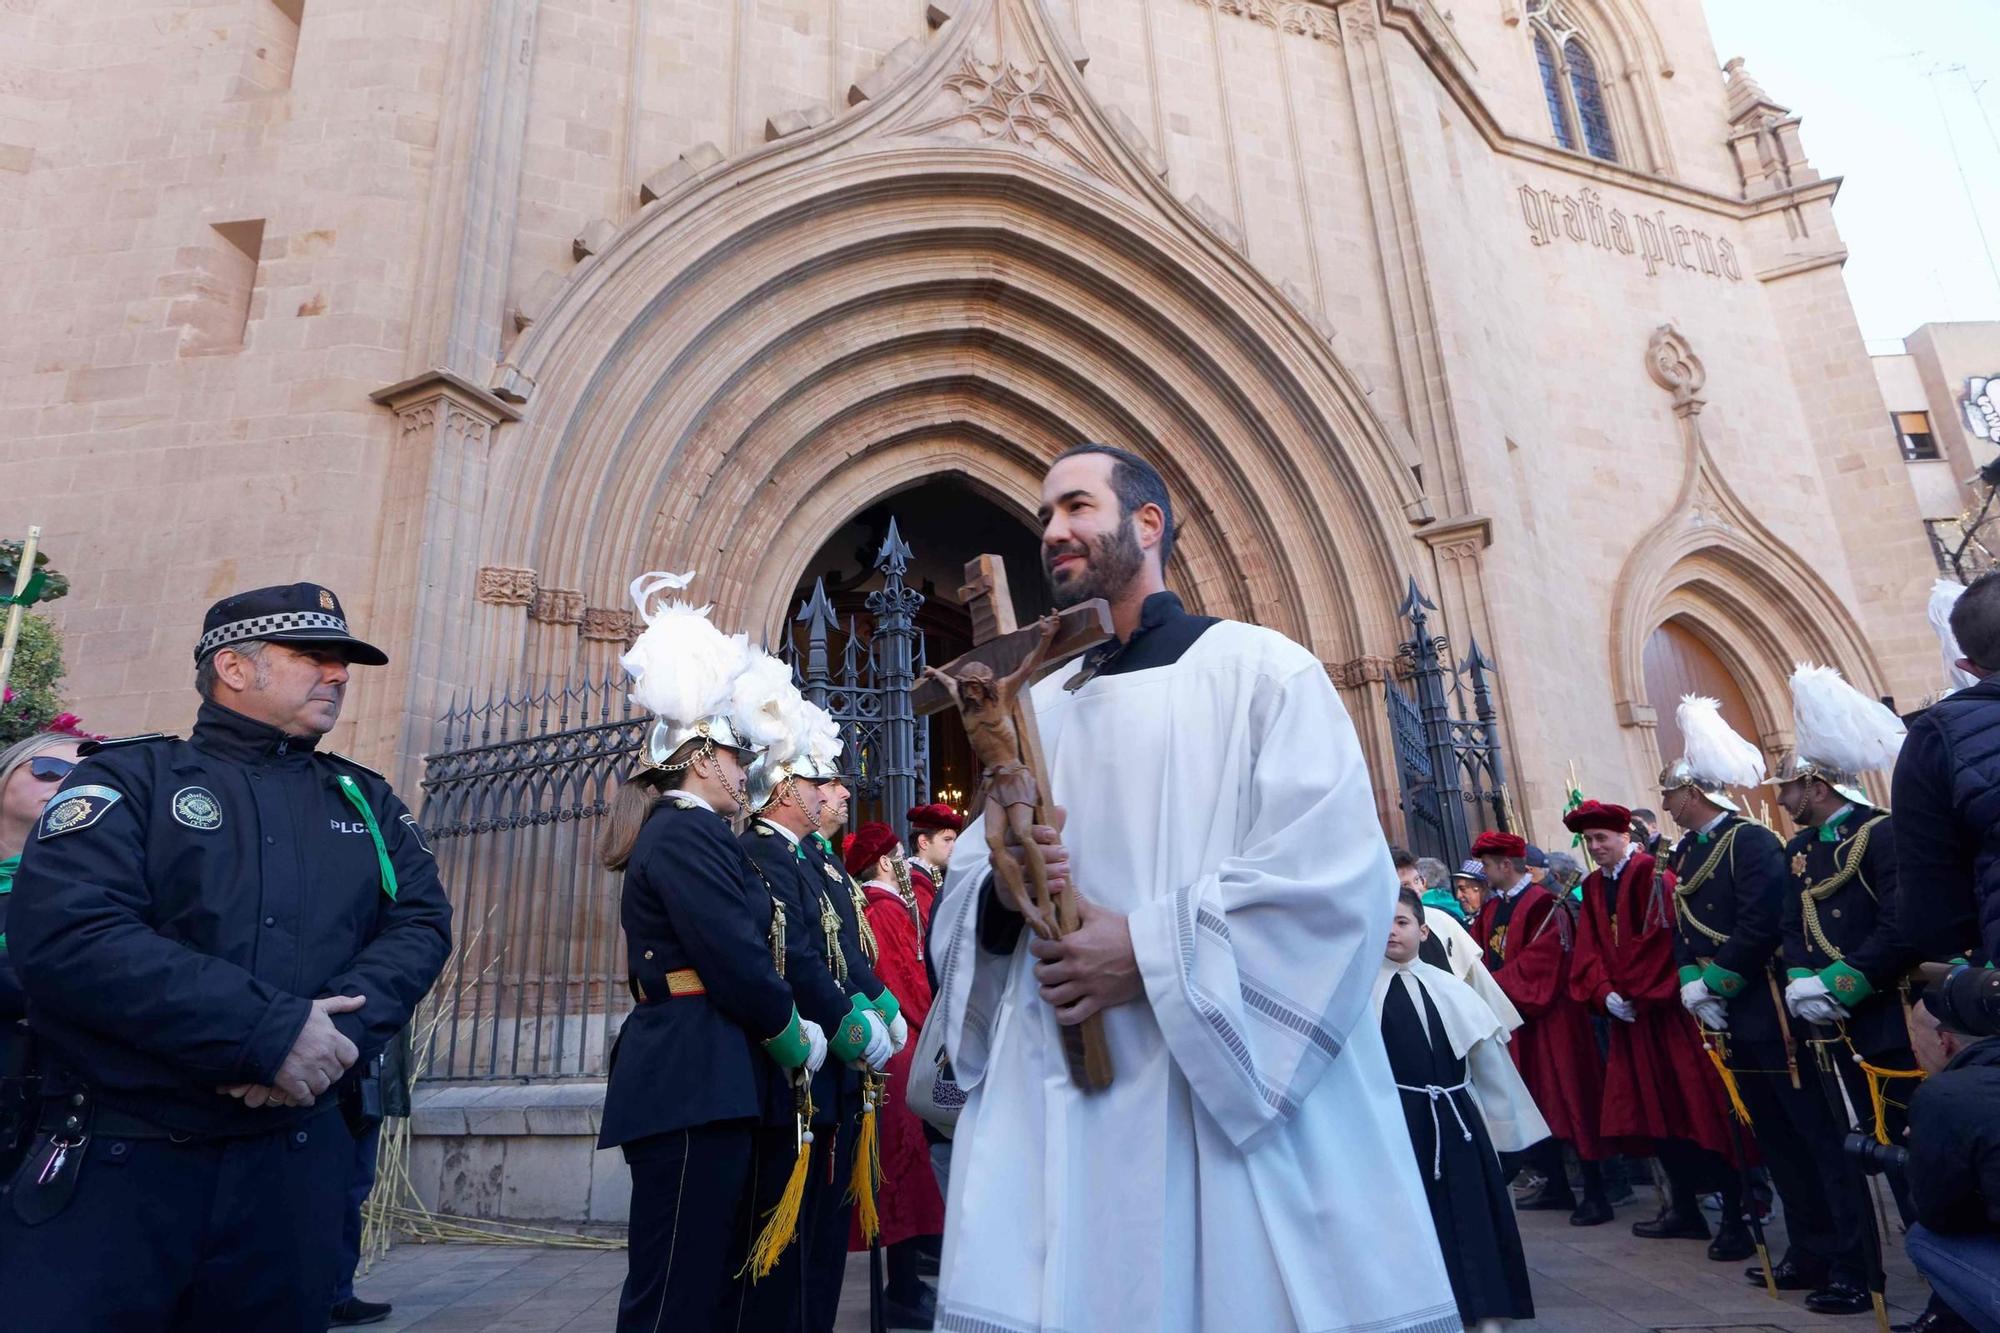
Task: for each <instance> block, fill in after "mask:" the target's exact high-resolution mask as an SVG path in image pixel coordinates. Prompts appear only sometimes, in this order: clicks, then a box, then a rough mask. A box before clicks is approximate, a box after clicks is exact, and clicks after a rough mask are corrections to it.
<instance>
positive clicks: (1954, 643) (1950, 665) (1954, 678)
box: [1927, 579, 1979, 690]
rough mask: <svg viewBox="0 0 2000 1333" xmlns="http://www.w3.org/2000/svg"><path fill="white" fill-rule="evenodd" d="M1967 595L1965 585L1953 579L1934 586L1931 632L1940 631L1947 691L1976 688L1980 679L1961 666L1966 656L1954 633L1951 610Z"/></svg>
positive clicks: (1932, 591)
mask: <svg viewBox="0 0 2000 1333" xmlns="http://www.w3.org/2000/svg"><path fill="white" fill-rule="evenodd" d="M1964 595H1965V585H1964V584H1963V583H1954V582H1953V581H1952V580H1950V579H1939V580H1938V581H1937V582H1935V583H1933V584H1931V600H1930V606H1929V607H1928V608H1927V609H1928V610H1929V612H1930V618H1931V628H1932V629H1933V630H1936V631H1937V636H1938V649H1939V651H1941V652H1942V653H1943V654H1944V683H1945V686H1946V687H1947V688H1948V689H1954V690H1962V689H1965V688H1966V687H1967V686H1969V685H1977V684H1978V683H1979V677H1977V676H1975V675H1973V674H1972V673H1971V672H1970V671H1967V670H1966V669H1965V668H1964V667H1962V666H1960V665H1959V664H1958V659H1959V658H1961V657H1963V656H1965V654H1964V653H1963V652H1961V651H1960V650H1959V646H1958V636H1957V635H1956V634H1953V633H1952V632H1951V609H1952V607H1954V606H1957V605H1958V599H1959V598H1960V597H1962V596H1964Z"/></svg>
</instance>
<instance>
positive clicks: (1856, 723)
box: [1792, 663, 1904, 776]
mask: <svg viewBox="0 0 2000 1333" xmlns="http://www.w3.org/2000/svg"><path fill="white" fill-rule="evenodd" d="M1792 713H1793V725H1794V728H1795V730H1796V732H1797V741H1798V751H1799V754H1800V755H1801V756H1803V757H1804V758H1807V759H1810V760H1813V761H1814V762H1815V763H1821V764H1828V765H1831V766H1832V767H1834V768H1837V769H1839V770H1840V771H1841V772H1843V773H1852V774H1855V775H1857V776H1858V775H1860V774H1862V773H1869V772H1873V771H1874V770H1876V769H1888V768H1892V767H1894V766H1895V763H1896V753H1897V751H1899V750H1901V749H1902V748H1903V730H1904V729H1903V721H1902V719H1901V718H1899V717H1897V716H1896V715H1895V714H1894V713H1892V712H1890V711H1889V710H1888V709H1887V708H1884V707H1883V706H1882V705H1881V704H1880V703H1878V702H1877V701H1876V700H1874V699H1870V698H1869V697H1868V696H1867V695H1865V694H1863V693H1862V692H1861V691H1859V690H1857V689H1855V688H1854V687H1853V686H1852V685H1849V684H1848V683H1847V682H1846V681H1845V680H1843V679H1841V675H1840V673H1839V672H1838V671H1836V670H1834V669H1833V668H1832V667H1823V666H1810V665H1806V664H1803V663H1802V664H1801V665H1800V666H1799V668H1798V670H1796V671H1794V672H1793V673H1792Z"/></svg>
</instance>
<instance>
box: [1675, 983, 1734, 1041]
mask: <svg viewBox="0 0 2000 1333" xmlns="http://www.w3.org/2000/svg"><path fill="white" fill-rule="evenodd" d="M1681 1008H1683V1009H1685V1010H1687V1011H1688V1012H1689V1013H1691V1014H1693V1015H1694V1016H1695V1019H1696V1021H1697V1022H1699V1023H1700V1024H1701V1025H1702V1026H1703V1027H1705V1028H1707V1029H1708V1030H1709V1031H1710V1032H1727V1031H1729V1002H1728V1001H1727V1000H1725V999H1723V998H1722V997H1721V996H1720V995H1717V994H1716V993H1715V992H1714V991H1712V990H1710V989H1709V988H1708V983H1707V982H1705V981H1703V980H1702V979H1701V978H1700V977H1696V978H1695V979H1694V980H1693V981H1690V982H1688V984H1687V985H1685V986H1683V987H1681Z"/></svg>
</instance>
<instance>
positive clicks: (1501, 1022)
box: [1372, 958, 1549, 1152]
mask: <svg viewBox="0 0 2000 1333" xmlns="http://www.w3.org/2000/svg"><path fill="white" fill-rule="evenodd" d="M1398 975H1401V976H1403V977H1404V978H1406V979H1407V980H1408V981H1410V982H1412V983H1414V984H1416V985H1418V986H1421V987H1422V988H1423V989H1424V990H1426V991H1428V992H1430V997H1431V1003H1432V1004H1433V1005H1435V1006H1436V1007H1437V1011H1438V1020H1439V1022H1441V1023H1442V1024H1443V1025H1444V1035H1445V1040H1447V1041H1449V1042H1450V1043H1451V1053H1452V1054H1453V1055H1454V1056H1457V1057H1458V1058H1459V1059H1461V1060H1463V1061H1465V1081H1466V1084H1467V1087H1466V1091H1468V1092H1470V1093H1471V1094H1472V1100H1473V1102H1474V1103H1475V1104H1476V1105H1477V1106H1478V1107H1479V1116H1480V1119H1482V1120H1484V1121H1485V1122H1486V1133H1487V1137H1488V1138H1490V1139H1491V1140H1492V1142H1493V1149H1494V1151H1495V1152H1521V1151H1523V1150H1525V1149H1527V1148H1529V1147H1531V1146H1533V1145H1534V1144H1537V1143H1540V1142H1541V1141H1542V1140H1543V1139H1545V1138H1547V1137H1548V1136H1549V1125H1548V1122H1547V1121H1546V1120H1544V1119H1542V1112H1541V1109H1540V1108H1539V1107H1537V1106H1536V1105H1535V1099H1534V1097H1533V1096H1532V1095H1531V1094H1530V1093H1529V1092H1528V1085H1527V1084H1526V1083H1524V1082H1522V1080H1521V1071H1520V1070H1518V1069H1516V1068H1515V1067H1514V1059H1513V1057H1512V1056H1510V1055H1508V1054H1507V1050H1506V1047H1507V1040H1508V1035H1509V1032H1510V1031H1511V1029H1510V1028H1509V1027H1508V1026H1507V1020H1505V1019H1504V1018H1502V1017H1500V1015H1498V1014H1496V1013H1494V1012H1493V1009H1492V1007H1491V1006H1490V1005H1488V1004H1487V1003H1486V1001H1485V998H1484V997H1483V996H1481V995H1480V993H1479V992H1478V991H1476V990H1474V989H1473V988H1472V987H1471V986H1470V985H1468V984H1466V983H1465V982H1462V981H1460V980H1459V979H1458V978H1457V977H1454V976H1453V975H1452V974H1451V973H1449V972H1447V971H1445V970H1444V969H1443V968H1439V967H1432V966H1431V965H1430V964H1429V963H1426V962H1423V961H1422V960H1421V959H1419V960H1417V961H1414V962H1409V963H1400V964H1399V963H1393V962H1391V961H1389V960H1388V959H1386V958H1384V959H1383V960H1382V965H1381V967H1380V969H1378V971H1377V973H1376V977H1375V989H1374V992H1373V995H1372V1000H1373V1005H1374V1010H1375V1021H1376V1023H1378V1024H1379V1023H1380V1022H1381V1021H1382V1002H1383V1000H1384V999H1386V998H1387V996H1388V994H1389V986H1390V984H1391V983H1392V982H1393V981H1394V980H1395V979H1396V977H1397V976H1398ZM1494 989H1495V990H1498V989H1499V987H1498V986H1497V985H1496V986H1495V987H1494ZM1410 1002H1411V1003H1412V1004H1414V1005H1416V1008H1417V1017H1418V1018H1419V1019H1421V1018H1422V1017H1423V1014H1424V1005H1423V1001H1422V999H1421V998H1419V997H1418V996H1417V995H1415V994H1412V995H1411V996H1410Z"/></svg>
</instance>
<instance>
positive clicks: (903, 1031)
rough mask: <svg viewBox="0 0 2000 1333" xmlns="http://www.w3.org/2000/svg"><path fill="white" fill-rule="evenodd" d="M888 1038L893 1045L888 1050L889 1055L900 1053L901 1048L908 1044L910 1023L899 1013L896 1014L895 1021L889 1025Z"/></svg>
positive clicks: (901, 1051)
mask: <svg viewBox="0 0 2000 1333" xmlns="http://www.w3.org/2000/svg"><path fill="white" fill-rule="evenodd" d="M889 1040H890V1042H891V1043H892V1044H893V1045H894V1047H895V1049H894V1050H892V1051H890V1052H889V1053H890V1054H891V1055H901V1054H902V1053H903V1048H904V1047H905V1046H908V1045H909V1044H910V1024H909V1021H908V1020H907V1019H905V1018H904V1017H903V1016H902V1015H901V1014H897V1015H896V1021H895V1022H893V1023H891V1024H890V1025H889Z"/></svg>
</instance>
